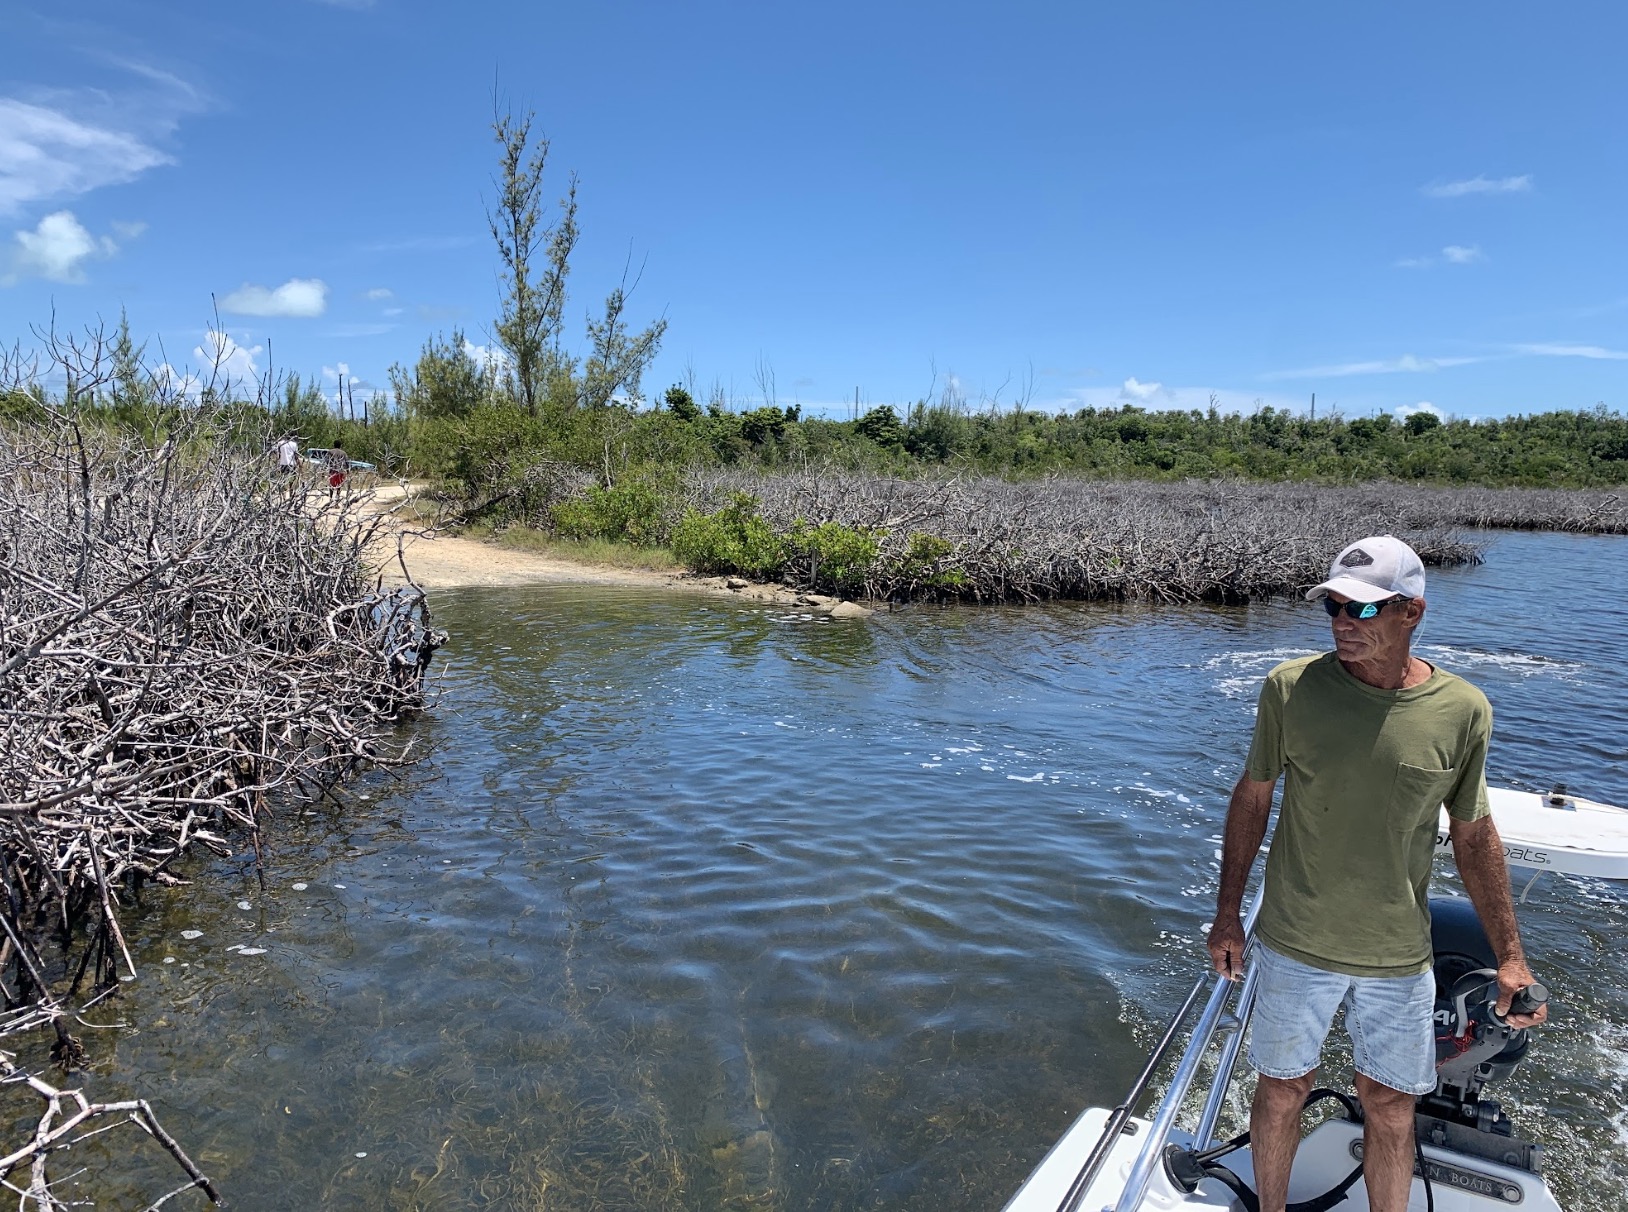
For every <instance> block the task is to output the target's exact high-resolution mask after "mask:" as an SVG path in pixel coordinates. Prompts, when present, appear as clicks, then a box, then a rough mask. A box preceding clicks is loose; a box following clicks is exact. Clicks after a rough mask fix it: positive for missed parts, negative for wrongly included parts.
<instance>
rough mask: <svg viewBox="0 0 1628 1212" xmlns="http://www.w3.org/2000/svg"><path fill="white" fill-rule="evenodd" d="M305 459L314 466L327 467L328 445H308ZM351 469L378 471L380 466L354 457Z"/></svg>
mask: <svg viewBox="0 0 1628 1212" xmlns="http://www.w3.org/2000/svg"><path fill="white" fill-rule="evenodd" d="M305 461H306V462H307V463H309V464H311V466H313V467H326V466H328V447H326V446H311V447H308V448H307V449H306V452H305ZM350 469H351V470H352V471H377V470H378V468H377V467H375V466H373V464H371V463H367V462H364V461H363V460H361V459H352V460H351V461H350Z"/></svg>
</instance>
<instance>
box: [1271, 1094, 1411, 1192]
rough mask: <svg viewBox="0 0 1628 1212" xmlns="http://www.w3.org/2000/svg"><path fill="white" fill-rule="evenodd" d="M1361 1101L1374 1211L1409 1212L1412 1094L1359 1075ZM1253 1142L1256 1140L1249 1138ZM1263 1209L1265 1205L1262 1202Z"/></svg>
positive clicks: (1367, 1178)
mask: <svg viewBox="0 0 1628 1212" xmlns="http://www.w3.org/2000/svg"><path fill="white" fill-rule="evenodd" d="M1357 1097H1358V1098H1359V1099H1361V1100H1362V1118H1363V1129H1362V1180H1363V1182H1364V1183H1365V1184H1367V1187H1368V1206H1369V1208H1370V1209H1372V1212H1406V1208H1407V1206H1408V1191H1409V1189H1410V1188H1411V1187H1412V1186H1413V1105H1414V1103H1415V1102H1416V1101H1417V1100H1416V1099H1415V1098H1414V1097H1413V1095H1411V1094H1404V1093H1402V1091H1400V1090H1393V1089H1391V1088H1390V1087H1389V1086H1386V1085H1382V1084H1380V1083H1379V1082H1376V1081H1374V1080H1373V1079H1372V1078H1370V1077H1364V1076H1363V1075H1362V1074H1360V1073H1359V1074H1357ZM1250 1140H1251V1141H1252V1142H1253V1140H1254V1137H1253V1136H1252V1137H1250ZM1261 1207H1262V1209H1263V1210H1264V1209H1265V1207H1266V1203H1265V1201H1264V1200H1262V1201H1261Z"/></svg>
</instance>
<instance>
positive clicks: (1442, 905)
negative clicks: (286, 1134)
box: [1417, 897, 1549, 1174]
mask: <svg viewBox="0 0 1628 1212" xmlns="http://www.w3.org/2000/svg"><path fill="white" fill-rule="evenodd" d="M1430 944H1431V949H1432V950H1433V951H1434V952H1435V957H1436V958H1435V977H1436V1088H1435V1090H1434V1091H1432V1092H1431V1093H1429V1094H1426V1095H1424V1096H1423V1097H1422V1098H1420V1099H1419V1104H1418V1115H1417V1126H1418V1132H1419V1138H1420V1140H1422V1141H1425V1142H1428V1143H1431V1144H1436V1145H1441V1146H1445V1147H1447V1148H1451V1149H1456V1150H1458V1151H1459V1152H1461V1153H1468V1154H1471V1155H1473V1156H1477V1157H1484V1158H1486V1159H1487V1160H1489V1161H1496V1162H1502V1163H1504V1164H1505V1165H1508V1166H1516V1167H1518V1168H1520V1169H1523V1170H1528V1171H1530V1172H1532V1173H1533V1174H1536V1173H1537V1172H1538V1166H1539V1161H1540V1155H1541V1149H1540V1147H1539V1146H1538V1145H1535V1144H1532V1143H1531V1142H1529V1141H1521V1140H1516V1139H1514V1137H1513V1134H1512V1125H1511V1124H1510V1121H1509V1117H1508V1116H1507V1115H1505V1114H1504V1111H1503V1108H1502V1107H1500V1106H1499V1105H1498V1102H1497V1100H1495V1099H1491V1098H1484V1097H1482V1089H1483V1087H1485V1086H1486V1084H1487V1083H1488V1082H1491V1081H1497V1080H1498V1079H1500V1078H1505V1077H1508V1076H1509V1075H1510V1074H1511V1073H1513V1072H1514V1071H1515V1069H1516V1067H1517V1066H1518V1065H1519V1064H1520V1063H1521V1061H1522V1060H1523V1059H1524V1058H1525V1056H1526V1052H1527V1049H1528V1048H1530V1047H1531V1043H1532V1041H1531V1038H1530V1037H1529V1036H1528V1034H1527V1032H1526V1031H1525V1029H1523V1028H1516V1027H1510V1026H1509V1025H1507V1024H1506V1023H1504V1022H1503V1021H1502V1020H1501V1019H1499V1018H1498V1017H1497V1016H1496V1014H1495V1013H1494V1008H1495V1007H1496V1005H1497V1001H1498V959H1497V956H1496V955H1495V954H1494V953H1493V949H1492V944H1491V942H1489V941H1488V939H1487V935H1486V931H1484V930H1483V929H1482V928H1481V919H1480V917H1479V916H1478V915H1477V914H1476V911H1475V907H1474V906H1473V905H1471V904H1470V902H1469V901H1468V900H1465V899H1463V898H1461V897H1432V898H1431V901H1430ZM1548 997H1549V993H1548V990H1547V989H1545V988H1543V986H1541V985H1536V984H1534V985H1531V986H1529V987H1528V988H1527V989H1526V990H1525V991H1523V993H1522V994H1521V996H1520V997H1519V998H1518V999H1517V1002H1516V1004H1514V1005H1513V1006H1511V1010H1512V1011H1513V1012H1515V1013H1520V1014H1530V1013H1532V1012H1534V1011H1535V1010H1536V1009H1537V1008H1538V1006H1540V1005H1542V1004H1544V1003H1545V1002H1546V1001H1548Z"/></svg>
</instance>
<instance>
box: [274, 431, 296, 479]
mask: <svg viewBox="0 0 1628 1212" xmlns="http://www.w3.org/2000/svg"><path fill="white" fill-rule="evenodd" d="M272 450H273V452H274V453H275V454H276V455H277V473H278V474H279V475H285V476H291V475H293V474H294V473H295V472H296V471H298V470H299V466H300V444H299V443H298V442H297V441H295V440H294V435H293V434H284V435H283V440H282V441H281V442H279V443H277V445H276V446H274V447H272Z"/></svg>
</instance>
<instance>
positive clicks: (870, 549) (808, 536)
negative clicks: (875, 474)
mask: <svg viewBox="0 0 1628 1212" xmlns="http://www.w3.org/2000/svg"><path fill="white" fill-rule="evenodd" d="M886 537H887V531H885V530H873V529H871V528H870V527H867V526H859V527H854V526H844V525H843V524H842V523H841V522H821V523H820V524H819V525H818V526H810V525H809V524H808V523H807V522H805V521H803V520H802V519H801V518H798V519H797V522H796V523H795V525H793V527H792V529H791V533H790V534H789V535H788V536H787V537H786V549H787V565H788V571H789V572H791V573H792V575H793V577H794V579H795V580H797V581H798V582H799V583H801V584H804V585H807V586H808V587H810V588H814V589H832V590H835V591H836V592H837V593H857V592H860V591H862V590H864V589H865V588H866V586H867V584H868V582H869V578H870V573H871V570H872V569H873V568H875V566H876V556H877V553H878V552H879V551H880V550H881V546H882V540H883V539H884V538H886Z"/></svg>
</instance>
